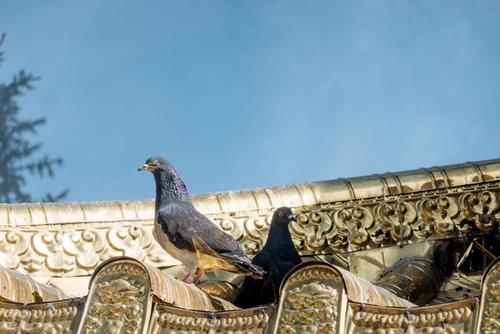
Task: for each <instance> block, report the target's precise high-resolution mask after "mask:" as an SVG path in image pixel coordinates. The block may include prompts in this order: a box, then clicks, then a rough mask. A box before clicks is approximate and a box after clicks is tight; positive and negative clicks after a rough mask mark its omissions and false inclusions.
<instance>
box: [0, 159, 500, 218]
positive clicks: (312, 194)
mask: <svg viewBox="0 0 500 334" xmlns="http://www.w3.org/2000/svg"><path fill="white" fill-rule="evenodd" d="M499 179H500V158H499V159H493V160H484V161H477V162H466V163H462V164H455V165H447V166H437V167H430V168H420V169H415V170H409V171H402V172H390V173H383V174H373V175H369V176H362V177H353V178H340V179H334V180H327V181H319V182H311V183H301V184H291V185H285V186H278V187H270V188H255V189H247V190H238V191H225V192H217V193H208V194H203V195H194V196H193V202H194V204H195V205H196V207H197V208H198V209H199V210H200V211H201V212H203V213H204V214H221V213H232V212H244V211H260V210H262V211H267V210H272V209H274V208H276V207H280V206H290V207H300V206H311V205H319V204H325V203H336V202H345V201H353V200H362V199H368V198H374V197H385V196H392V195H401V194H407V193H413V192H421V191H432V190H436V189H447V188H451V187H459V186H465V185H473V184H479V183H484V182H489V181H495V180H499ZM153 208H154V201H153V200H151V199H148V200H130V201H100V202H73V203H21V204H0V225H3V226H20V225H24V226H26V225H45V224H61V223H79V222H112V221H142V220H151V219H152V218H153Z"/></svg>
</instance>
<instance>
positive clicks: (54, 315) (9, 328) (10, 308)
mask: <svg viewBox="0 0 500 334" xmlns="http://www.w3.org/2000/svg"><path fill="white" fill-rule="evenodd" d="M77 304H78V300H76V299H74V300H66V301H62V302H54V303H48V304H39V305H34V306H32V307H28V306H23V305H19V304H8V303H0V333H2V334H4V333H5V334H7V333H33V334H71V333H73V329H72V327H73V320H74V319H75V317H76V314H77V312H78V307H77Z"/></svg>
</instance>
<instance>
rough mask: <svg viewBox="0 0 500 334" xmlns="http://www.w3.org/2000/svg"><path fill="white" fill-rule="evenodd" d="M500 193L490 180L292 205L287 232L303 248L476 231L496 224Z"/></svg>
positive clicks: (345, 248)
mask: <svg viewBox="0 0 500 334" xmlns="http://www.w3.org/2000/svg"><path fill="white" fill-rule="evenodd" d="M481 188H487V189H488V190H484V189H481ZM499 196H500V183H492V184H484V185H482V186H475V187H461V188H449V189H447V194H443V190H440V191H434V192H430V191H429V192H426V193H420V194H414V195H412V196H407V195H405V196H403V195H395V196H391V197H387V198H378V199H376V200H373V201H353V202H344V203H336V204H335V205H333V206H332V205H321V206H320V207H311V208H308V207H302V208H296V210H297V211H299V212H300V213H299V214H298V215H297V222H296V223H293V224H292V225H291V233H292V236H293V237H294V239H295V242H296V245H297V246H298V248H299V250H300V251H301V252H302V253H303V254H310V253H315V252H324V251H327V252H328V251H332V252H350V251H358V250H364V249H368V248H374V247H380V246H391V245H394V244H397V243H400V242H403V243H407V242H415V241H419V240H432V239H440V238H443V237H446V238H452V237H460V236H465V235H468V236H470V235H480V234H482V233H484V232H488V231H491V230H494V229H497V228H498V226H499V225H498V221H499V219H500V214H499V210H500V204H499V203H500V201H499V200H498V197H499Z"/></svg>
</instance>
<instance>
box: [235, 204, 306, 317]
mask: <svg viewBox="0 0 500 334" xmlns="http://www.w3.org/2000/svg"><path fill="white" fill-rule="evenodd" d="M292 220H294V218H293V214H292V210H291V209H290V208H287V207H282V208H279V209H277V210H276V211H275V212H274V214H273V218H272V220H271V227H270V228H269V235H268V237H267V240H266V244H265V245H264V247H263V248H262V249H261V250H260V252H259V253H257V255H255V257H254V258H253V260H252V263H253V264H255V265H258V266H260V267H262V269H264V270H265V271H266V273H265V274H264V277H263V278H262V279H261V280H256V279H253V278H252V277H245V280H244V281H243V284H242V285H241V287H240V288H239V289H238V292H237V294H236V298H235V301H234V305H236V306H238V307H242V308H246V307H253V306H257V305H263V304H270V303H273V302H275V301H276V300H277V298H278V294H279V288H280V285H281V281H283V278H284V277H285V275H286V273H288V272H289V271H290V270H291V269H292V268H293V267H295V266H296V265H298V264H299V263H301V259H300V256H299V254H298V253H297V250H296V249H295V246H294V244H293V241H292V237H291V235H290V231H289V230H288V224H289V223H290V221H292Z"/></svg>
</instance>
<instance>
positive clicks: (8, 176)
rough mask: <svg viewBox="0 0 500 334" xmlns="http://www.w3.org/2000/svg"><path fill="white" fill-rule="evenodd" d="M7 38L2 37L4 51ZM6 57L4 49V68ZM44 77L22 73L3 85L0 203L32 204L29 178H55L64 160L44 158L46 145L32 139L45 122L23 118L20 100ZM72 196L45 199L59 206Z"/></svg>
mask: <svg viewBox="0 0 500 334" xmlns="http://www.w3.org/2000/svg"><path fill="white" fill-rule="evenodd" d="M4 40H5V34H2V35H1V36H0V48H1V47H2V44H3V41H4ZM3 56H4V54H3V52H2V51H1V49H0V65H1V64H2V62H3V60H4V58H3ZM39 79H40V77H38V76H34V75H33V74H30V73H26V72H25V71H24V70H20V71H19V72H18V73H17V74H16V75H14V77H13V79H12V81H11V82H9V83H7V84H4V83H0V203H13V202H32V201H33V200H37V199H33V198H32V196H31V195H30V194H29V193H27V192H26V190H24V188H25V186H26V177H27V176H28V175H35V176H37V177H47V176H48V177H54V168H55V167H57V166H61V165H62V164H63V160H62V159H61V158H59V157H57V158H53V157H49V156H48V155H46V154H40V150H41V148H42V144H41V143H40V142H33V141H32V139H31V138H30V137H32V136H33V135H36V134H37V130H38V127H39V126H41V125H42V124H44V123H45V122H46V119H45V118H39V119H35V120H23V119H21V118H20V116H19V111H20V108H19V104H18V102H17V100H18V98H19V97H21V96H23V95H24V93H25V92H27V91H29V90H32V89H33V83H34V82H35V81H37V80H39ZM67 194H68V189H65V190H63V191H61V192H60V193H57V194H55V195H54V194H52V193H50V192H47V193H46V194H45V195H44V196H43V197H42V198H41V199H38V200H41V201H45V202H56V201H59V200H61V199H63V198H64V197H66V195H67Z"/></svg>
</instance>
